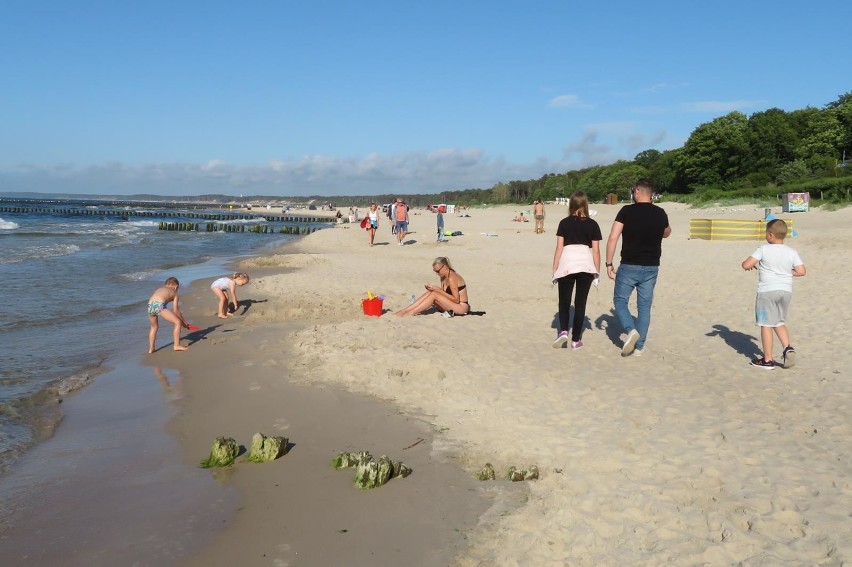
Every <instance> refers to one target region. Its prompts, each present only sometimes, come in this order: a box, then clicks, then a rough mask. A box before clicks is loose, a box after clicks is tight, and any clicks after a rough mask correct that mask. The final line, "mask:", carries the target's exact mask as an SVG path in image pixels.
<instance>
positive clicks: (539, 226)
mask: <svg viewBox="0 0 852 567" xmlns="http://www.w3.org/2000/svg"><path fill="white" fill-rule="evenodd" d="M586 208H587V209H588V207H586ZM586 216H587V217H588V216H589V215H588V214H586ZM533 217H534V218H535V233H536V234H541V233H542V232H544V203H542V202H541V199H536V200H535V203H534V204H533ZM599 257H600V256H599Z"/></svg>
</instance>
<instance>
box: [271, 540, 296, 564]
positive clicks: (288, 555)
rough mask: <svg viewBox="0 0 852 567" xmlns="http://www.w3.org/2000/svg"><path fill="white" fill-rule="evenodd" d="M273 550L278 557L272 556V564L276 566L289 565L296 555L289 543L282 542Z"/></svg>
mask: <svg viewBox="0 0 852 567" xmlns="http://www.w3.org/2000/svg"><path fill="white" fill-rule="evenodd" d="M275 550H276V552H277V554H278V555H279V557H276V558H274V559H273V560H272V561H273V564H274V565H275V566H276V567H289V565H290V563H291V561H293V560H294V559H295V558H296V556H295V554H294V553H293V550H292V549H291V547H290V544H289V543H282V544H279V545H276V546H275Z"/></svg>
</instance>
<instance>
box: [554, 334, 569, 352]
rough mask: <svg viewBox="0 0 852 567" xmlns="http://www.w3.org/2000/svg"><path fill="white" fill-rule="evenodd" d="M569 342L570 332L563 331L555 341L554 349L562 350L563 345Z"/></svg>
mask: <svg viewBox="0 0 852 567" xmlns="http://www.w3.org/2000/svg"><path fill="white" fill-rule="evenodd" d="M567 342H568V331H562V332H561V333H559V336H558V337H556V340H555V341H553V348H562V345H564V344H566V343H567Z"/></svg>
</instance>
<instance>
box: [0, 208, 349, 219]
mask: <svg viewBox="0 0 852 567" xmlns="http://www.w3.org/2000/svg"><path fill="white" fill-rule="evenodd" d="M0 213H9V214H55V215H83V216H110V217H149V218H150V217H157V218H161V217H181V218H190V219H202V220H213V221H231V220H258V219H260V218H263V219H266V220H267V221H269V222H311V223H319V222H334V221H335V220H336V219H333V218H328V217H303V216H293V215H284V216H282V215H267V214H259V215H252V214H245V213H210V212H207V213H194V212H190V211H163V210H156V211H133V210H127V209H81V208H71V209H56V208H47V207H5V206H0Z"/></svg>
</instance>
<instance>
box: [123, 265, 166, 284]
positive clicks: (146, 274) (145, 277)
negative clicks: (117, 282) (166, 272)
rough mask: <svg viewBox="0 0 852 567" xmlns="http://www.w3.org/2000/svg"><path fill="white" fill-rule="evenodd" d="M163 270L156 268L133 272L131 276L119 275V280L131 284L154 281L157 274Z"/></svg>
mask: <svg viewBox="0 0 852 567" xmlns="http://www.w3.org/2000/svg"><path fill="white" fill-rule="evenodd" d="M162 271H163V270H162V268H154V269H151V270H144V271H141V272H131V273H129V274H119V276H118V277H119V278H120V279H122V280H128V281H131V282H144V281H149V280H152V279H154V276H155V275H156V274H159V273H160V272H162Z"/></svg>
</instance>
